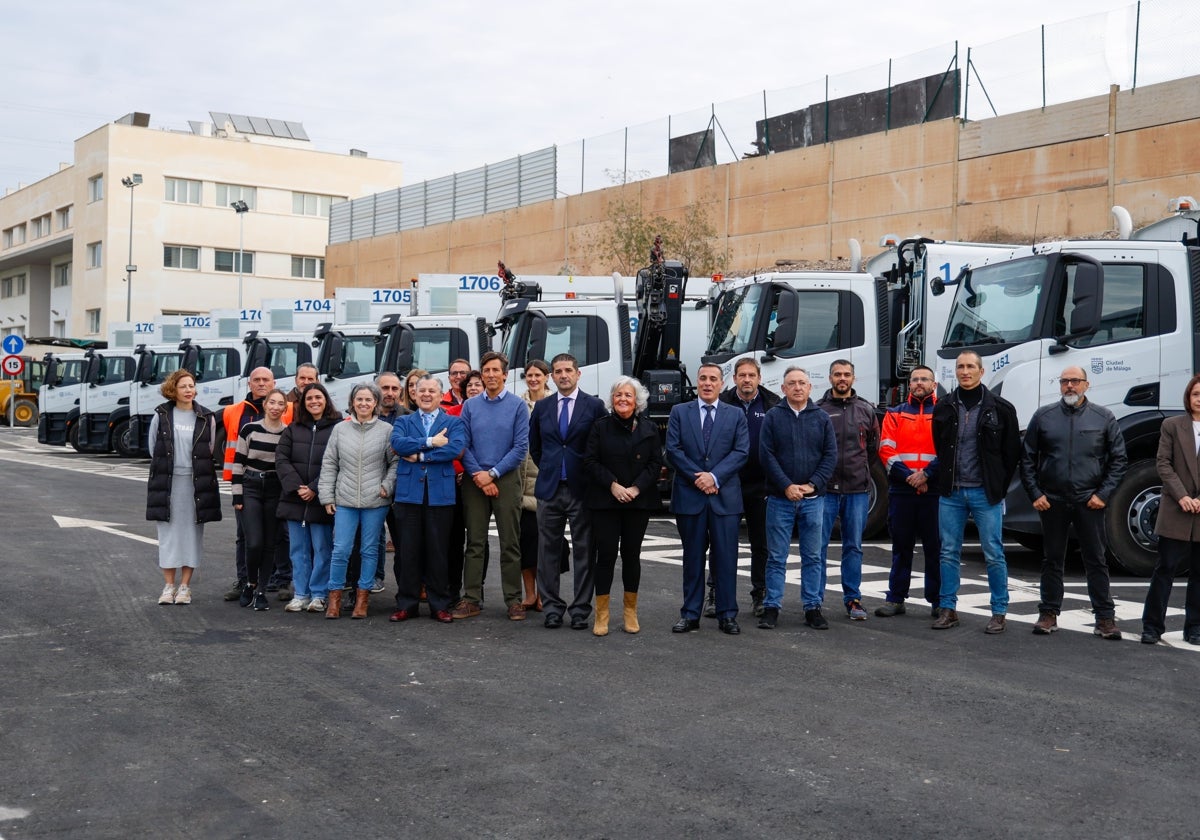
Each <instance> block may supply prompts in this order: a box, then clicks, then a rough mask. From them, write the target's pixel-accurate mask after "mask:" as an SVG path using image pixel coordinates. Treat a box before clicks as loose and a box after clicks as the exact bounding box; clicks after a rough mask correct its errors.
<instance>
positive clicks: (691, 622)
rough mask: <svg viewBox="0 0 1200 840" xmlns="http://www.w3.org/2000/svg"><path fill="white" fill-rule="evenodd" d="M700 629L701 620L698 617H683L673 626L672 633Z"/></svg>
mask: <svg viewBox="0 0 1200 840" xmlns="http://www.w3.org/2000/svg"><path fill="white" fill-rule="evenodd" d="M699 629H700V620H699V619H696V618H681V619H679V621H677V622H675V626H674V627H672V628H671V632H672V633H689V632H691V631H692V630H699Z"/></svg>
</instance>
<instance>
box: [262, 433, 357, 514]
mask: <svg viewBox="0 0 1200 840" xmlns="http://www.w3.org/2000/svg"><path fill="white" fill-rule="evenodd" d="M340 422H341V420H340V418H336V419H335V418H326V419H322V420H318V421H316V422H315V423H314V422H313V420H312V417H311V416H308V417H306V419H305V420H297V421H295V422H294V423H292V424H291V425H290V426H288V427H287V428H286V429H284V430H283V435H282V436H281V437H280V438H279V446H278V448H277V449H276V450H275V472H277V473H278V474H279V483H280V484H281V485H282V487H283V495H282V496H280V498H279V507H278V509H277V514H276V515H277V516H278V517H279V518H280V519H287V520H290V521H292V522H310V523H315V524H322V525H328V524H329V523H331V522H333V517H332V516H330V515H329V514H328V513H326V512H325V508H324V506H323V505H322V504H321V502H320V501H319V500H318V499H317V497H316V496H314V497H313V498H312V500H311V501H308V502H306V501H304V500H303V499H301V498H300V493H299V490H300V488H301V487H308V488H309V489H310V490H312V491H313V492H314V493H316V492H317V479H318V478H319V477H320V475H321V459H322V458H323V457H325V445H326V444H327V443H329V437H330V435H332V434H333V427H334V426H336V425H337V424H338V423H340Z"/></svg>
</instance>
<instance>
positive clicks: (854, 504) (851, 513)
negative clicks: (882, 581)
mask: <svg viewBox="0 0 1200 840" xmlns="http://www.w3.org/2000/svg"><path fill="white" fill-rule="evenodd" d="M870 506H871V496H870V494H869V493H827V494H825V507H824V510H825V514H824V517H825V522H824V528H823V530H822V531H821V598H820V600H822V601H824V600H825V570H826V566H825V556H826V553H827V552H828V551H829V538H830V537H831V536H833V523H834V521H835V520H836V519H838V518H839V517H840V518H841V520H842V603H844V604H849V603H850V602H851V601H858V600H861V598H862V593H861V592H859V587H860V586H862V535H863V529H864V528H866V527H867V510H868V508H870Z"/></svg>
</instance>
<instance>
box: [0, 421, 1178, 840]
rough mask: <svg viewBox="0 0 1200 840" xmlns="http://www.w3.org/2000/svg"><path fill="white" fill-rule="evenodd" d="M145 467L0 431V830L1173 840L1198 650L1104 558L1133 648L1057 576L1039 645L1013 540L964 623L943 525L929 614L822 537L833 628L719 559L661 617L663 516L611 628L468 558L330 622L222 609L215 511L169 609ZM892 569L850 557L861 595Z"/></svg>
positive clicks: (670, 539) (1072, 583) (668, 555)
mask: <svg viewBox="0 0 1200 840" xmlns="http://www.w3.org/2000/svg"><path fill="white" fill-rule="evenodd" d="M145 472H146V462H145V461H123V460H120V459H117V458H116V457H115V456H93V455H87V456H85V455H79V454H77V453H74V452H72V451H66V450H62V449H54V448H50V447H40V446H38V445H37V444H36V437H35V435H34V434H33V433H32V430H16V431H11V432H10V431H9V430H7V429H4V430H0V475H2V476H3V479H2V480H0V493H2V494H3V495H2V496H0V502H2V504H0V525H2V530H0V533H2V534H3V540H4V548H3V557H4V563H3V569H4V577H5V581H6V583H5V585H4V586H3V588H2V589H0V604H2V605H3V609H2V610H0V667H2V669H3V674H4V678H3V681H2V682H0V749H2V754H3V755H4V757H5V761H4V763H3V766H4V771H3V773H0V838H4V840H14V838H34V837H38V838H41V837H85V838H92V837H103V838H107V837H112V838H118V837H120V838H128V837H196V838H210V837H219V838H224V837H251V836H252V837H256V838H264V837H284V836H297V835H302V834H303V835H308V836H316V837H332V836H336V835H348V836H350V835H352V836H358V837H383V836H397V835H402V834H408V833H410V832H414V831H415V832H420V833H421V834H423V835H425V836H430V837H450V838H457V837H503V838H508V837H562V836H573V837H583V838H599V837H613V838H639V837H653V838H674V837H679V838H691V837H731V838H744V837H769V836H780V837H795V836H806V837H819V838H824V837H889V838H891V837H933V836H945V835H965V836H974V837H1029V836H1054V837H1064V838H1074V837H1079V838H1083V837H1087V838H1093V837H1107V838H1121V837H1148V836H1156V837H1194V836H1196V828H1195V820H1196V816H1195V815H1196V806H1195V804H1194V799H1193V797H1194V796H1195V793H1194V778H1195V774H1194V764H1193V762H1194V761H1195V757H1196V756H1197V755H1200V734H1198V733H1197V730H1196V727H1195V726H1194V725H1193V724H1192V723H1191V722H1190V721H1192V719H1193V712H1192V711H1191V710H1193V709H1194V708H1195V703H1196V701H1195V694H1196V686H1197V684H1198V677H1200V658H1198V657H1197V656H1195V655H1194V652H1196V651H1194V650H1193V649H1192V648H1190V647H1189V646H1187V645H1184V644H1183V643H1182V642H1181V641H1180V639H1179V630H1180V628H1181V618H1180V615H1179V614H1178V610H1175V611H1173V613H1172V616H1171V618H1170V620H1169V621H1170V623H1169V625H1168V626H1169V629H1170V630H1172V631H1173V633H1172V634H1169V636H1168V639H1171V640H1172V644H1171V645H1160V646H1155V647H1150V646H1145V645H1140V644H1138V643H1137V642H1136V635H1137V633H1138V631H1139V630H1140V628H1139V626H1138V624H1139V622H1138V621H1137V618H1138V616H1139V615H1140V605H1141V598H1142V597H1143V596H1144V593H1145V587H1146V582H1145V581H1142V580H1138V579H1133V578H1126V577H1121V576H1114V583H1115V585H1116V591H1117V593H1118V597H1119V599H1120V602H1119V605H1118V618H1119V619H1121V624H1122V627H1123V629H1124V630H1125V632H1126V635H1127V636H1128V637H1132V638H1133V640H1127V641H1125V642H1108V641H1102V640H1100V639H1097V638H1095V637H1093V636H1092V635H1091V634H1090V629H1089V628H1088V626H1087V624H1088V615H1087V613H1086V610H1085V609H1084V608H1085V607H1086V595H1085V594H1083V593H1085V588H1084V585H1083V582H1082V574H1081V570H1079V569H1078V568H1073V569H1071V570H1070V575H1069V579H1068V581H1067V589H1068V593H1069V595H1068V597H1069V604H1070V605H1071V607H1072V608H1071V609H1069V610H1068V611H1066V612H1064V614H1063V618H1062V623H1063V624H1064V625H1065V626H1066V627H1067V628H1068V629H1066V630H1064V632H1060V633H1056V634H1054V635H1053V636H1050V637H1039V636H1034V635H1032V633H1031V632H1029V631H1030V626H1031V624H1032V621H1033V619H1035V618H1036V600H1037V596H1036V587H1037V573H1038V572H1037V569H1038V558H1037V557H1036V556H1035V555H1034V554H1032V553H1031V552H1028V551H1024V550H1020V549H1015V548H1014V549H1013V551H1012V552H1011V553H1010V571H1011V578H1012V584H1011V590H1012V594H1013V605H1012V613H1011V614H1012V616H1013V617H1012V620H1011V621H1010V627H1009V630H1008V632H1007V633H1005V634H1004V635H1001V636H986V635H984V634H983V632H982V631H983V626H984V624H985V623H986V612H987V609H986V596H985V595H983V596H981V595H980V592H985V591H986V586H985V585H984V583H981V582H982V581H985V579H984V576H983V563H982V559H981V558H980V556H979V553H978V550H977V549H974V548H973V547H971V546H968V547H967V548H966V563H965V568H964V594H963V608H962V610H961V611H962V612H963V613H964V615H963V622H962V626H960V627H958V628H956V629H953V630H949V631H945V632H933V631H931V630H930V629H929V619H928V614H927V612H926V610H925V609H923V608H915V609H912V610H910V612H909V613H908V614H907V615H905V616H900V617H897V618H892V619H880V618H876V617H874V616H872V617H871V618H870V619H869V620H867V621H865V622H850V621H849V620H847V619H846V618H845V616H844V614H843V613H842V612H841V607H840V598H839V597H838V594H839V590H838V578H837V575H836V562H835V561H834V558H835V557H836V554H837V552H836V550H831V564H830V566H831V569H830V589H829V594H828V596H827V598H826V613H827V615H828V616H829V618H830V621H831V624H832V627H831V628H830V629H829V630H828V631H825V632H818V631H814V630H811V629H809V628H806V627H804V626H803V622H802V616H801V615H800V613H799V609H798V604H797V600H798V594H799V590H798V587H797V586H796V585H795V584H794V583H790V584H789V587H788V591H787V596H786V598H785V610H784V613H783V616H782V617H781V620H780V626H779V628H778V629H776V630H774V631H760V630H757V629H755V627H754V626H753V624H754V622H753V621H752V619H751V618H750V617H749V597H748V588H749V585H748V580H746V579H742V580H741V581H740V583H741V584H742V588H741V591H740V592H739V596H740V601H741V603H742V608H743V611H744V612H743V619H744V620H743V622H742V626H743V630H742V634H741V635H740V636H737V637H730V636H726V635H724V634H721V633H719V632H717V629H716V622H715V621H712V620H704V621H703V622H702V629H701V631H700V632H698V633H689V634H686V635H675V634H672V633H671V632H670V626H671V624H673V623H674V621H675V620H676V619H677V617H678V607H679V601H680V570H679V566H678V556H679V551H678V540H677V539H676V536H675V532H674V528H673V526H672V525H671V524H670V523H669V522H666V521H663V522H655V523H653V524H652V525H651V539H650V540H649V541H648V545H647V547H646V551H645V562H644V564H643V576H642V587H641V598H640V607H641V609H640V612H639V616H640V619H641V625H642V632H641V633H640V634H637V635H629V634H626V633H623V632H621V630H620V620H619V617H617V616H614V621H613V625H614V626H613V632H612V633H611V634H610V635H609V636H607V637H604V638H597V637H594V636H593V635H592V634H591V632H590V631H583V632H580V631H572V630H570V629H566V628H564V629H560V630H555V631H549V630H546V629H544V628H543V627H542V626H541V621H540V615H539V614H536V613H532V614H531V616H530V620H527V621H525V622H510V621H508V620H507V619H506V618H505V616H504V611H503V605H502V600H501V598H500V593H499V590H498V585H499V580H498V578H499V574H498V569H497V568H496V567H495V566H494V561H493V568H492V570H491V574H490V575H489V580H488V584H487V589H486V601H485V611H484V613H483V614H482V615H481V616H479V617H478V618H474V619H470V620H468V621H463V622H456V623H454V624H452V625H441V624H438V623H436V622H433V621H429V620H427V619H422V620H419V621H409V622H406V623H404V624H390V623H389V622H388V620H387V617H388V615H389V613H390V612H391V605H392V592H391V591H389V592H388V593H386V594H380V595H375V596H373V597H372V601H371V613H370V617H369V618H368V619H367V620H365V621H352V620H349V619H343V620H341V621H337V622H332V621H325V620H324V619H323V618H322V617H320V616H318V615H310V614H291V613H285V612H284V611H283V609H282V606H283V605H282V603H279V602H276V601H273V602H272V609H271V610H270V611H269V612H266V613H256V612H254V611H252V610H248V609H241V608H239V607H238V606H237V604H236V602H234V603H227V602H225V601H223V600H221V593H222V592H223V591H224V590H225V589H227V588H228V586H229V584H230V583H231V580H232V577H233V561H232V546H233V530H234V529H233V517H232V511H231V510H230V515H228V516H227V517H226V519H225V520H224V521H222V522H221V523H219V524H216V525H212V526H209V527H208V528H207V529H206V532H205V548H206V558H205V565H204V567H203V568H202V569H201V570H200V572H198V574H197V575H196V578H195V579H194V581H193V587H192V588H193V593H194V600H193V603H192V605H191V606H186V607H184V606H170V607H162V606H158V605H157V604H156V599H157V596H158V593H159V591H160V590H161V577H160V575H159V572H158V570H157V564H156V549H155V544H154V539H155V526H154V523H151V522H147V521H145V518H144V507H145ZM495 556H496V553H495V552H493V557H495ZM793 560H795V558H793ZM887 563H888V557H887V552H886V550H885V548H883V547H882V546H871V547H868V549H867V551H866V571H865V574H864V587H863V590H864V598H865V601H866V603H867V607H868V609H873V608H874V607H875V606H877V605H878V603H879V600H880V597H881V595H882V592H883V588H886V566H887ZM791 565H792V566H795V567H797V568H795V569H791V568H790V569H789V580H790V581H795V580H798V577H797V576H798V563H792V564H791ZM390 583H391V582H390V575H389V584H390ZM617 586H618V587H619V575H618V584H617ZM1176 589H1177V591H1176V594H1175V598H1173V600H1172V603H1173V605H1175V606H1179V605H1180V604H1181V601H1182V587H1181V586H1180V587H1177V588H1176ZM615 600H616V599H614V601H615ZM910 603H918V602H916V601H914V602H910ZM1031 613H1032V614H1031ZM618 615H619V613H618Z"/></svg>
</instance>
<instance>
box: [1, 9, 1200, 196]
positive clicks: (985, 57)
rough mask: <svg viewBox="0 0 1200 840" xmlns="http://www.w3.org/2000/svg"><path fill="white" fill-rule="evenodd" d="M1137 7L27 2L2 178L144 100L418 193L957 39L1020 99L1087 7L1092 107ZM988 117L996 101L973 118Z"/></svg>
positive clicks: (170, 119)
mask: <svg viewBox="0 0 1200 840" xmlns="http://www.w3.org/2000/svg"><path fill="white" fill-rule="evenodd" d="M914 7H915V8H916V9H918V10H919V11H913V9H914ZM1196 8H1200V3H1197V2H1195V0H1187V3H1186V4H1185V3H1182V2H1181V0H1146V2H1145V3H1144V4H1143V12H1142V14H1143V26H1144V27H1145V26H1146V19H1147V18H1150V17H1153V15H1154V13H1155V12H1156V11H1162V12H1164V13H1165V12H1166V11H1167V10H1179V9H1189V10H1194V9H1196ZM976 9H977V10H978V11H975V10H976ZM1132 9H1133V6H1132V5H1131V3H1130V2H1122V1H1121V0H1054V1H1053V2H1046V0H1006V2H1002V3H987V4H984V3H977V2H969V1H968V2H963V0H925V2H919V3H916V4H912V3H902V2H894V0H888V2H882V0H865V2H862V1H861V0H860V2H849V3H847V2H841V3H838V2H830V3H819V4H818V3H808V2H794V3H774V2H773V3H763V4H754V3H745V2H743V3H720V4H718V3H711V2H703V0H679V1H678V2H676V0H606V2H603V3H569V2H554V3H550V2H536V1H535V0H510V2H488V3H483V2H467V1H466V0H439V2H426V3H414V2H412V0H400V2H395V0H392V2H386V3H385V2H377V0H359V2H357V3H348V4H339V3H330V2H328V0H324V1H323V2H312V1H311V0H288V2H282V0H249V2H246V0H241V2H236V3H235V2H229V1H228V0H207V1H206V2H202V3H198V2H194V1H192V2H186V3H182V2H175V0H163V1H162V2H157V3H148V2H144V0H137V1H136V2H134V1H133V0H120V1H119V2H118V1H116V0H88V1H87V2H78V0H56V2H15V3H10V4H6V9H5V12H4V24H3V30H2V31H3V34H4V42H5V49H4V51H3V52H0V72H2V74H3V77H4V78H5V79H6V81H7V84H6V85H5V86H4V92H3V93H0V149H2V150H3V154H2V155H0V187H15V186H16V185H17V183H18V182H21V183H31V182H33V181H36V180H38V179H39V178H42V177H45V176H46V175H49V174H51V173H52V172H54V171H56V169H57V166H58V162H59V161H70V160H71V159H72V143H73V142H74V140H75V139H76V138H78V137H80V136H82V135H84V134H87V133H88V132H90V131H92V130H93V129H95V128H97V127H98V126H100V125H101V124H103V123H105V122H108V121H111V120H113V119H116V118H118V117H120V116H122V115H123V114H126V113H128V112H130V111H135V110H136V111H147V112H149V113H150V115H151V126H153V127H158V128H174V129H186V128H187V121H188V120H189V119H190V120H208V119H209V117H208V113H209V111H225V112H230V113H242V114H250V115H253V116H263V117H274V118H279V119H288V120H296V121H299V122H301V123H303V125H304V127H305V129H306V130H307V132H308V134H309V137H310V138H311V139H312V141H313V144H314V146H315V147H316V148H318V149H321V150H325V151H337V152H345V151H346V150H348V149H349V148H351V147H355V148H360V149H365V150H367V151H368V152H369V154H370V155H371V156H372V157H378V158H385V159H390V160H399V161H402V162H404V164H405V182H406V183H415V182H417V181H421V180H424V179H427V178H434V177H438V176H442V175H447V174H450V173H452V172H455V171H463V170H467V169H472V168H475V167H477V166H481V165H483V164H486V163H493V162H497V161H500V160H504V159H506V158H509V157H512V156H513V155H516V154H519V153H523V152H530V151H534V150H537V149H541V148H544V147H546V146H550V145H554V144H559V145H560V146H561V145H566V144H577V143H578V141H579V139H580V138H585V137H586V138H592V137H596V136H598V135H604V134H606V133H609V132H616V131H619V130H620V129H621V128H622V127H623V126H636V125H639V124H643V123H647V122H650V121H654V120H660V119H662V118H665V117H666V116H667V115H668V114H673V115H684V114H687V113H688V112H692V113H691V117H692V119H691V120H689V119H686V118H684V117H679V118H677V119H675V120H674V121H673V122H672V134H673V135H677V134H679V133H681V132H682V131H683V130H684V129H685V128H690V127H691V124H692V122H694V119H695V117H696V113H702V112H703V111H706V110H707V109H708V107H709V103H713V102H715V103H721V102H724V101H726V100H732V99H737V98H740V97H757V98H758V99H759V100H761V97H762V93H761V92H762V91H764V90H766V91H768V92H769V97H768V98H769V99H770V100H771V101H772V102H773V103H775V102H781V101H784V100H785V99H787V97H786V96H785V95H784V94H782V93H778V94H771V93H770V92H779V91H784V90H785V89H789V88H793V87H796V86H806V85H808V86H810V87H809V88H806V89H805V91H804V92H803V94H802V95H801V96H800V97H799V98H800V99H804V98H805V96H807V95H808V94H809V92H810V90H811V91H819V90H820V89H821V87H822V86H823V82H821V81H820V80H822V79H823V77H824V75H825V74H827V73H828V74H832V75H834V76H835V78H837V79H841V80H842V83H843V84H850V85H851V86H852V84H853V79H854V78H856V74H855V73H854V72H852V71H858V70H860V69H861V68H869V67H872V68H875V70H874V71H873V74H872V75H871V78H872V79H874V78H883V79H886V76H885V75H882V76H881V73H885V72H886V62H887V60H888V58H895V59H902V58H904V57H905V56H912V55H914V54H920V55H919V56H918V58H919V60H917V59H912V60H909V61H907V62H903V61H898V62H897V74H898V75H897V81H899V80H903V78H911V77H914V76H917V75H925V74H927V73H933V72H940V71H942V70H944V69H945V64H946V61H947V58H946V57H947V56H948V55H952V54H953V48H952V45H953V43H954V41H955V40H957V41H958V42H959V44H960V54H961V56H962V58H963V59H964V60H965V56H966V48H967V47H968V46H970V47H974V48H976V50H977V52H976V57H977V59H978V60H979V65H980V72H981V75H982V78H983V82H984V84H985V86H986V87H987V88H988V92H989V94H994V95H997V96H999V97H1000V98H1006V97H1004V96H1003V93H1004V89H1005V86H1006V84H1016V83H1017V82H1019V83H1020V86H1021V87H1022V89H1023V90H1026V91H1029V90H1034V91H1036V89H1037V88H1038V87H1039V86H1040V83H1039V82H1038V77H1037V67H1036V65H1037V62H1038V61H1039V58H1038V54H1037V50H1036V49H1033V51H1032V53H1030V52H1029V49H1030V48H1032V47H1035V46H1036V44H1037V38H1036V35H1028V34H1027V35H1026V36H1025V37H1023V38H1016V39H1015V40H1012V41H1004V40H1003V39H1006V38H1009V36H1015V35H1018V34H1019V33H1036V30H1037V29H1038V27H1039V26H1040V25H1042V24H1048V25H1049V24H1058V23H1060V22H1062V21H1067V20H1071V19H1074V18H1078V17H1081V16H1088V17H1087V19H1086V21H1084V22H1083V23H1081V25H1080V27H1079V31H1078V32H1076V33H1075V34H1077V35H1079V36H1080V37H1079V38H1077V39H1072V40H1074V44H1073V45H1072V44H1071V43H1070V41H1068V40H1067V39H1066V38H1065V37H1064V36H1065V35H1066V34H1069V33H1070V30H1067V29H1064V28H1063V27H1061V26H1059V27H1051V28H1050V31H1051V32H1052V33H1054V34H1056V35H1057V36H1058V37H1057V40H1053V39H1052V43H1051V50H1050V51H1051V52H1052V53H1053V54H1054V55H1055V56H1056V57H1057V59H1058V60H1061V59H1062V56H1063V55H1065V54H1069V53H1072V52H1074V51H1079V50H1083V51H1087V52H1088V53H1090V54H1099V55H1100V56H1101V59H1100V63H1099V65H1097V64H1095V63H1094V62H1093V63H1091V64H1088V65H1087V66H1086V67H1084V68H1083V69H1081V70H1079V71H1078V72H1076V73H1074V74H1073V82H1078V83H1081V84H1082V85H1083V87H1084V88H1085V89H1086V91H1085V95H1086V94H1098V93H1104V92H1105V91H1106V90H1107V86H1108V84H1109V83H1110V81H1112V82H1118V83H1120V82H1123V79H1122V78H1121V77H1122V75H1124V76H1126V77H1127V76H1128V72H1127V70H1126V69H1124V67H1125V66H1126V65H1127V64H1128V60H1129V57H1128V55H1127V53H1128V50H1127V49H1126V48H1125V45H1124V43H1123V42H1122V41H1121V39H1120V38H1118V37H1115V36H1113V33H1115V32H1117V31H1120V30H1122V29H1124V28H1126V27H1129V28H1130V29H1131V28H1132V27H1131V21H1132V18H1133V12H1132ZM1113 10H1120V11H1113ZM1185 14H1188V15H1191V23H1192V24H1195V23H1196V20H1195V18H1196V13H1195V12H1194V11H1188V12H1186V13H1185ZM1160 17H1162V15H1160ZM1162 28H1164V26H1162V25H1160V29H1162ZM1171 28H1175V29H1179V30H1183V29H1190V31H1191V32H1192V33H1195V31H1196V29H1197V26H1195V25H1191V26H1181V25H1179V24H1178V22H1176V23H1175V24H1173V25H1172V24H1170V23H1169V22H1168V24H1166V25H1165V29H1166V30H1170V29H1171ZM1144 31H1145V30H1144ZM1192 37H1193V38H1194V37H1195V35H1194V34H1193V35H1192ZM1106 38H1107V39H1108V40H1107V42H1106V40H1105V39H1106ZM1005 44H1010V45H1019V46H1020V50H1022V51H1025V54H1026V56H1027V58H1026V60H1025V62H1024V63H1025V65H1026V66H1025V67H1024V69H1023V70H1022V69H1021V68H1019V67H1014V66H1012V63H1009V64H1008V66H1005V63H1004V61H1003V60H1002V59H1003V57H1004V55H1005V54H1006V53H1008V52H1015V50H1013V51H1010V50H1008V49H1006V47H1005ZM1098 44H1099V45H1100V46H1097V45H1098ZM989 45H990V47H989ZM1173 49H1174V48H1172V50H1173ZM1143 50H1146V47H1145V46H1144V47H1143ZM1166 51H1167V50H1160V52H1166ZM1190 54H1191V55H1192V56H1194V55H1195V54H1196V51H1194V50H1193V51H1191V53H1190ZM1143 60H1144V59H1143ZM881 67H882V68H884V69H883V70H880V68H881ZM1018 71H1019V72H1018ZM1173 72H1174V71H1172V70H1167V71H1166V73H1167V75H1168V76H1171V75H1172V74H1173ZM1191 72H1197V70H1195V69H1192V70H1191ZM1106 76H1112V77H1113V78H1107V77H1106ZM1144 78H1145V76H1141V77H1140V78H1139V84H1140V83H1142V79H1144ZM810 83H812V84H811V85H810ZM867 84H868V85H870V86H871V87H883V86H884V85H883V84H882V83H881V84H874V83H872V82H868V83H867ZM1127 85H1128V82H1127V81H1126V82H1124V86H1127ZM993 88H994V90H993ZM863 89H867V88H863ZM835 93H837V91H836V90H835ZM1051 98H1052V99H1053V94H1052V95H1051ZM1035 99H1036V97H1035ZM807 104H810V103H809V102H808V101H798V102H796V104H795V105H794V106H792V107H803V106H805V105H807ZM1036 104H1038V103H1037V102H1036V101H1034V102H1031V103H1029V105H1036ZM759 107H761V106H759ZM983 107H984V105H983V99H982V96H981V95H980V93H979V92H978V89H976V90H975V92H972V93H971V108H970V111H969V116H972V117H974V116H980V117H982V116H985V115H986V114H984V113H983V111H982V109H983ZM1026 107H1028V106H1026ZM1000 108H1001V110H1002V111H1003V110H1017V108H1014V107H1006V106H1005V105H1004V103H1001V105H1000ZM720 110H721V109H720V106H719V105H718V111H719V113H718V116H719V117H720ZM780 110H782V109H779V108H773V111H774V112H778V111H780ZM703 127H704V126H703V124H701V125H699V128H703ZM691 130H695V129H694V128H693V129H691ZM655 131H658V129H655ZM729 133H730V134H731V135H732V136H731V137H730V143H731V144H732V145H733V146H736V147H737V149H736V152H737V153H740V152H741V151H744V150H748V148H749V141H750V140H752V139H753V130H752V126H750V127H749V128H746V127H744V126H741V125H737V126H734V127H732V128H731V129H730V130H729ZM596 145H597V147H602V146H603V143H599V142H598V143H597V144H596ZM656 174H657V173H656ZM590 186H591V185H589V188H590ZM572 191H575V190H572Z"/></svg>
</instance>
